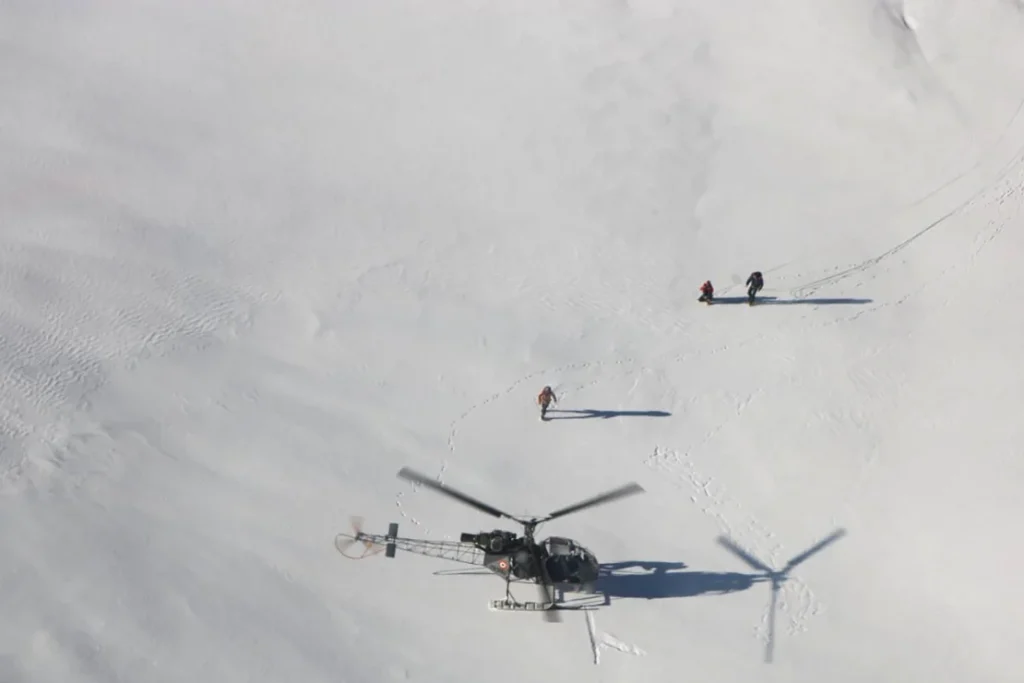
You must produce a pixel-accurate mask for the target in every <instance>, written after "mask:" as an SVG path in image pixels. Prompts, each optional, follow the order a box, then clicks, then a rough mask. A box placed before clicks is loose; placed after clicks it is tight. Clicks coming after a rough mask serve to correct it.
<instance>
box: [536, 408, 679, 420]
mask: <svg viewBox="0 0 1024 683" xmlns="http://www.w3.org/2000/svg"><path fill="white" fill-rule="evenodd" d="M552 413H559V415H558V416H555V417H552ZM671 415H672V413H666V412H665V411H664V410H594V409H585V410H549V411H548V414H547V418H546V419H548V420H589V419H593V418H601V419H603V420H607V419H609V418H612V417H669V416H671Z"/></svg>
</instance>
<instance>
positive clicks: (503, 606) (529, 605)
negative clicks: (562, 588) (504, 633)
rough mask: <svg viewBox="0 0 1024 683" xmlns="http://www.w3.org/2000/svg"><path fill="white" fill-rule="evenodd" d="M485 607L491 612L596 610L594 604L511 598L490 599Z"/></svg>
mask: <svg viewBox="0 0 1024 683" xmlns="http://www.w3.org/2000/svg"><path fill="white" fill-rule="evenodd" d="M487 608H488V609H489V610H490V611H492V612H548V611H551V610H558V611H572V612H578V611H580V610H584V611H586V610H596V609H597V606H596V605H562V604H556V603H553V602H532V601H528V602H515V601H513V600H491V601H490V602H489V603H487Z"/></svg>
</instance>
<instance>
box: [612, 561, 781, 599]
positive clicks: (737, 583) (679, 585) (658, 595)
mask: <svg viewBox="0 0 1024 683" xmlns="http://www.w3.org/2000/svg"><path fill="white" fill-rule="evenodd" d="M765 580H766V579H765V577H764V576H761V575H758V574H741V573H737V572H702V571H687V566H686V564H684V563H682V562H645V561H632V562H616V563H613V564H602V565H600V568H599V575H598V579H597V582H596V583H595V584H594V587H593V592H594V593H595V594H600V595H602V596H603V597H604V601H605V604H606V605H607V604H611V601H612V600H615V599H638V600H663V599H666V598H689V597H694V596H697V595H716V594H725V593H736V592H738V591H744V590H747V589H748V588H751V587H752V586H753V585H754V584H756V583H761V582H763V581H765Z"/></svg>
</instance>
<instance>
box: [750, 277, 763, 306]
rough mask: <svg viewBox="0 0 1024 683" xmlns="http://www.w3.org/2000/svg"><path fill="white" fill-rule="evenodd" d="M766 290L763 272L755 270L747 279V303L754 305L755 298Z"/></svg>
mask: <svg viewBox="0 0 1024 683" xmlns="http://www.w3.org/2000/svg"><path fill="white" fill-rule="evenodd" d="M763 288H764V276H763V275H761V271H759V270H755V271H754V272H753V273H751V274H750V277H748V278H747V303H749V304H751V305H753V303H754V297H755V296H757V293H758V292H760V291H761V290H762V289H763Z"/></svg>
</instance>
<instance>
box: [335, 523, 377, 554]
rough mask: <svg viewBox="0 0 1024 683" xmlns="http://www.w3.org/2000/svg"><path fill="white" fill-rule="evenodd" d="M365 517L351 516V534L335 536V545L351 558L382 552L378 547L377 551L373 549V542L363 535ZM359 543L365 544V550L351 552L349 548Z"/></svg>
mask: <svg viewBox="0 0 1024 683" xmlns="http://www.w3.org/2000/svg"><path fill="white" fill-rule="evenodd" d="M363 522H364V520H363V518H362V517H358V516H353V517H350V518H349V523H350V525H351V526H352V533H351V534H338V535H337V536H335V537H334V547H335V548H337V549H338V552H339V553H341V554H342V555H344V556H345V557H347V558H348V559H350V560H362V559H363V558H366V557H368V556H370V555H374V554H376V552H380V549H379V548H378V549H377V550H376V551H375V552H371V550H373V543H371V542H370V541H369V540H367V539H366V538H364V536H363ZM356 544H359V545H362V546H363V551H362V553H361V554H359V555H353V554H349V549H350V548H352V546H354V545H356Z"/></svg>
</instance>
